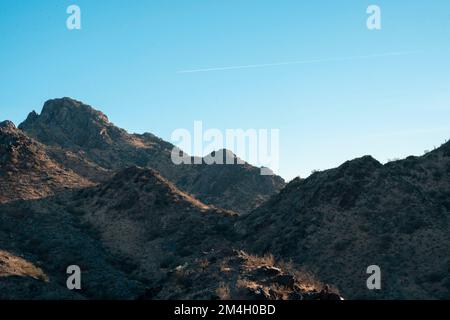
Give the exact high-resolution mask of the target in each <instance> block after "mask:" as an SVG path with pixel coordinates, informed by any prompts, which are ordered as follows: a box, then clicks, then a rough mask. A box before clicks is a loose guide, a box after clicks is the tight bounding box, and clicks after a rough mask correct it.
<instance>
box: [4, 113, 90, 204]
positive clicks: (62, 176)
mask: <svg viewBox="0 0 450 320" xmlns="http://www.w3.org/2000/svg"><path fill="white" fill-rule="evenodd" d="M89 185H92V183H91V182H90V181H89V180H88V179H86V178H83V177H81V176H79V175H77V174H76V173H75V172H73V171H72V170H70V169H67V168H65V167H63V166H61V165H60V164H58V163H57V162H55V161H54V160H53V159H52V158H51V157H50V156H49V155H48V154H47V153H46V152H45V147H44V146H43V145H42V144H40V143H38V142H36V141H35V140H33V139H31V138H29V137H28V136H26V135H25V134H24V133H23V132H21V131H20V130H19V129H17V128H16V127H15V126H14V124H13V123H12V122H10V121H4V122H2V123H0V203H2V202H6V201H11V200H17V199H37V198H42V197H46V196H49V195H52V194H54V193H56V192H60V191H63V190H65V189H71V188H82V187H86V186H89Z"/></svg>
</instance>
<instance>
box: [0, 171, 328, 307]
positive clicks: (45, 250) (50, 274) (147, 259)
mask: <svg viewBox="0 0 450 320" xmlns="http://www.w3.org/2000/svg"><path fill="white" fill-rule="evenodd" d="M0 212H1V214H0V248H1V249H0V288H4V289H5V290H4V291H2V292H1V293H0V298H2V299H24V298H26V299H188V298H195V299H211V298H214V299H216V298H223V299H226V298H231V297H242V298H245V297H247V298H248V299H281V298H291V299H293V298H296V299H300V298H309V299H320V298H322V299H323V298H327V297H332V296H333V295H329V294H328V293H327V294H326V295H323V294H322V295H320V294H319V292H318V290H317V288H318V287H317V285H318V284H319V282H316V281H313V280H312V278H309V277H304V278H301V277H299V276H298V274H300V273H298V274H295V273H294V272H295V271H294V269H291V268H288V267H286V268H285V269H286V270H283V271H281V270H278V269H276V268H275V267H274V261H273V259H272V258H270V259H268V258H266V257H261V258H259V257H257V256H250V255H247V254H245V253H242V252H240V253H239V254H238V255H237V254H236V252H235V251H233V250H232V249H231V248H233V247H238V242H237V241H236V233H235V231H234V228H233V226H234V223H235V222H236V220H237V219H238V216H237V214H235V213H234V212H230V211H225V210H223V209H218V208H215V207H212V206H208V205H205V204H203V203H201V202H200V201H198V200H196V199H195V198H193V197H192V196H190V195H188V194H186V193H184V192H182V191H180V190H179V189H177V188H176V187H175V186H174V185H173V184H172V183H170V182H169V181H167V180H166V179H165V178H163V177H162V176H161V175H160V174H159V173H157V172H156V171H154V170H152V169H143V168H137V167H132V168H128V169H125V170H122V171H120V172H119V173H117V174H116V175H115V176H114V177H112V178H111V179H110V180H108V181H106V182H104V183H101V184H99V185H97V186H94V187H87V188H84V189H81V190H68V191H66V192H62V193H59V194H58V195H55V196H52V197H47V198H44V199H38V200H27V201H24V200H20V201H12V202H8V203H5V204H3V205H0ZM202 258H203V259H204V258H206V259H208V264H210V266H209V267H208V270H206V269H205V270H204V271H203V272H202V273H201V275H200V276H199V277H197V275H196V274H194V270H197V269H198V268H202V267H201V266H204V263H203V262H202V261H203V260H201V259H202ZM250 262H251V263H250ZM72 264H76V265H78V266H80V268H81V270H82V272H83V273H82V290H81V291H74V292H72V291H68V290H67V289H66V288H65V281H66V277H67V275H66V272H65V270H66V268H67V266H69V265H72ZM225 264H227V265H228V267H227V268H230V269H226V268H225ZM214 265H215V267H213V266H214ZM219 265H220V267H219ZM272 267H273V268H272ZM224 268H225V269H224ZM258 268H260V270H266V269H269V271H268V272H270V275H269V274H265V273H262V274H260V270H259V269H258ZM270 268H272V269H273V270H271V269H270ZM257 269H258V270H257ZM266 271H267V270H266ZM272 271H276V272H277V274H275V273H273V272H272ZM256 276H257V277H256ZM192 277H194V278H195V279H194V278H192ZM255 277H256V278H255ZM288 278H289V279H288ZM214 279H223V281H222V282H221V283H217V282H214ZM283 279H284V280H286V281H287V280H289V281H288V282H286V283H284V282H283V283H282V282H281V281H283ZM238 280H239V281H238ZM225 283H227V286H228V287H229V288H231V291H230V294H232V295H231V296H229V297H228V296H226V295H224V296H218V293H220V292H221V290H222V287H223V286H225ZM235 286H236V287H235ZM319 287H320V286H319Z"/></svg>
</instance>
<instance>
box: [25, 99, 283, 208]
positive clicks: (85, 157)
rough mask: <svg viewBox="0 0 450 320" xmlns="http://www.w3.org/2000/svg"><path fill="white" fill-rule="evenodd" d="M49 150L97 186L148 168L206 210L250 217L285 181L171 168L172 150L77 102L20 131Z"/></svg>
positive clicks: (49, 105)
mask: <svg viewBox="0 0 450 320" xmlns="http://www.w3.org/2000/svg"><path fill="white" fill-rule="evenodd" d="M19 128H20V129H22V130H23V131H24V132H26V133H27V134H28V135H29V136H31V137H33V138H35V139H36V140H38V141H39V142H41V143H43V144H45V145H46V146H48V147H47V148H48V153H49V154H51V155H52V156H53V158H54V159H56V160H57V161H59V162H60V163H61V164H62V165H64V166H65V167H67V168H70V169H72V170H73V171H75V172H77V173H78V174H80V175H82V176H84V177H87V178H89V179H91V180H95V181H104V180H105V177H106V178H107V177H108V171H116V170H121V169H123V168H126V167H129V166H140V167H150V168H153V169H156V170H158V171H159V172H160V173H161V174H162V175H163V176H164V177H165V178H167V179H169V180H170V181H173V182H174V183H175V184H176V185H177V186H178V187H179V188H180V189H182V190H184V191H186V192H189V193H191V194H193V195H194V196H196V197H197V198H198V199H200V200H202V201H203V202H205V203H206V204H212V205H216V206H220V207H223V208H225V209H230V210H234V211H238V212H241V213H245V212H248V211H250V210H252V209H254V208H255V207H257V206H258V205H260V204H261V203H262V202H264V201H265V200H267V199H268V198H269V197H270V196H272V195H274V194H275V193H277V192H278V191H279V190H280V189H281V188H282V187H283V186H284V181H283V179H281V178H280V177H278V176H262V175H261V174H260V169H259V168H256V167H253V166H251V165H249V164H246V163H245V164H242V165H231V166H224V165H206V164H200V165H186V164H184V165H174V164H173V162H172V160H171V152H172V150H173V148H174V146H173V145H172V144H170V143H168V142H165V141H164V140H162V139H159V138H157V137H156V136H154V135H152V134H150V133H145V134H142V135H139V134H129V133H127V132H126V131H125V130H123V129H120V128H118V127H116V126H114V124H112V123H111V122H109V120H108V118H107V117H106V116H105V115H104V114H103V113H101V112H100V111H97V110H95V109H93V108H92V107H91V106H88V105H85V104H83V103H81V102H79V101H76V100H73V99H70V98H63V99H54V100H49V101H47V102H46V103H45V105H44V107H43V109H42V112H41V114H40V115H38V114H37V113H36V112H34V111H33V112H32V113H30V115H29V116H28V118H27V119H26V120H25V121H24V122H23V123H22V124H21V125H20V126H19Z"/></svg>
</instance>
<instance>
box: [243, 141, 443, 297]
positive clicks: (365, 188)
mask: <svg viewBox="0 0 450 320" xmlns="http://www.w3.org/2000/svg"><path fill="white" fill-rule="evenodd" d="M449 199H450V146H449V143H447V144H445V145H443V146H442V147H441V148H439V149H437V150H435V151H433V152H431V153H429V154H426V155H425V156H423V157H409V158H407V159H405V160H401V161H396V162H391V163H388V164H386V165H382V164H380V163H379V162H378V161H376V160H375V159H373V158H371V157H363V158H360V159H355V160H352V161H348V162H346V163H344V164H343V165H342V166H340V167H339V168H336V169H332V170H327V171H323V172H317V173H315V174H313V175H312V176H310V177H309V178H307V179H295V180H294V181H292V182H291V183H289V184H288V185H287V186H286V188H285V189H283V190H282V191H281V192H280V194H279V195H276V196H274V197H273V198H272V199H271V200H270V201H268V202H267V203H266V204H264V205H263V206H261V207H260V208H258V209H256V210H255V211H254V212H252V213H251V214H250V215H248V216H246V217H243V219H242V221H240V223H239V227H238V229H239V231H240V232H241V233H242V235H243V237H244V238H245V240H246V243H247V245H248V247H249V248H250V249H253V250H254V251H255V252H257V253H264V252H271V253H273V254H275V255H277V256H281V257H283V258H285V259H289V258H292V259H293V260H294V262H296V263H298V264H299V265H302V266H304V267H306V268H308V269H309V270H311V271H313V272H315V273H316V274H317V275H318V277H319V278H320V279H321V280H323V281H327V282H330V283H333V284H335V285H336V286H338V288H339V289H340V291H341V292H342V294H343V295H344V296H345V297H348V298H353V299H354V298H385V299H386V298H388V299H430V298H437V299H439V298H441V299H442V298H445V299H448V298H449V297H450V291H449V290H450V277H449V276H448V267H449V266H450V256H449V255H448V252H449V251H448V250H449V243H450V233H449V218H450V202H449V201H450V200H449ZM370 265H378V266H380V267H381V270H382V276H383V278H382V290H380V291H369V290H368V289H367V287H366V286H365V283H366V279H367V278H368V275H367V274H366V269H367V267H368V266H370Z"/></svg>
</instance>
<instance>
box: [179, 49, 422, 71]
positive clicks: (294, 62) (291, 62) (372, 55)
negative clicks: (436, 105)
mask: <svg viewBox="0 0 450 320" xmlns="http://www.w3.org/2000/svg"><path fill="white" fill-rule="evenodd" d="M418 52H420V51H398V52H386V53H378V54H371V55H365V56H351V57H341V58H328V59H313V60H299V61H287V62H275V63H262V64H249V65H241V66H228V67H214V68H204V69H191V70H181V71H177V73H196V72H208V71H224V70H237V69H250V68H262V67H274V66H285V65H293V64H312V63H323V62H341V61H351V60H363V59H373V58H382V57H393V56H404V55H410V54H414V53H418Z"/></svg>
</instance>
